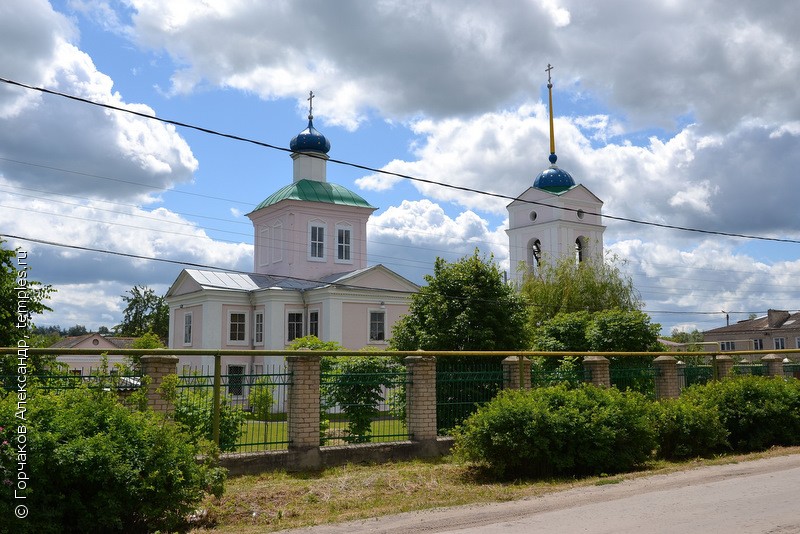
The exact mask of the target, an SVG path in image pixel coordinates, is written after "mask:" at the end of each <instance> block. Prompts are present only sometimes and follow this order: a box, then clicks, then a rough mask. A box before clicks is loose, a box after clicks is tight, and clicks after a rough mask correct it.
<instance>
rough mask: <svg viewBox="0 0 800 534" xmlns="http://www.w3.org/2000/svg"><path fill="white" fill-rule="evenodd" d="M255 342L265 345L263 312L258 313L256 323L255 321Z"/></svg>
mask: <svg viewBox="0 0 800 534" xmlns="http://www.w3.org/2000/svg"><path fill="white" fill-rule="evenodd" d="M255 331H256V335H255V340H254V341H255V342H256V343H259V344H261V343H264V314H263V313H261V312H258V313H256V321H255Z"/></svg>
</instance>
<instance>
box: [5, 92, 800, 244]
mask: <svg viewBox="0 0 800 534" xmlns="http://www.w3.org/2000/svg"><path fill="white" fill-rule="evenodd" d="M0 82H3V83H6V84H9V85H14V86H17V87H21V88H24V89H29V90H32V91H39V92H41V93H45V94H49V95H53V96H59V97H62V98H67V99H70V100H74V101H77V102H82V103H84V104H89V105H92V106H97V107H101V108H105V109H111V110H114V111H121V112H123V113H129V114H131V115H136V116H138V117H142V118H144V119H148V120H156V121H159V122H163V123H165V124H171V125H173V126H179V127H182V128H187V129H191V130H196V131H199V132H203V133H206V134H209V135H215V136H219V137H223V138H226V139H231V140H234V141H241V142H244V143H250V144H253V145H256V146H260V147H263V148H269V149H272V150H279V151H281V152H287V153H293V151H292V150H291V149H289V148H285V147H281V146H277V145H273V144H270V143H265V142H263V141H257V140H255V139H250V138H247V137H242V136H239V135H235V134H229V133H225V132H220V131H218V130H213V129H210V128H204V127H202V126H196V125H193V124H189V123H185V122H180V121H176V120H172V119H166V118H163V117H159V116H158V115H155V114H147V113H142V112H140V111H134V110H131V109H127V108H124V107H120V106H114V105H112V104H104V103H101V102H96V101H94V100H90V99H88V98H82V97H79V96H75V95H70V94H68V93H63V92H60V91H54V90H52V89H46V88H44V87H36V86H33V85H29V84H25V83H22V82H17V81H14V80H10V79H8V78H3V77H0ZM306 155H307V156H311V157H318V156H315V155H314V154H308V153H307V154H306ZM327 161H329V162H331V163H336V164H339V165H344V166H348V167H353V168H355V169H360V170H364V171H369V172H373V173H379V174H385V175H388V176H394V177H397V178H402V179H405V180H410V181H414V182H419V183H424V184H428V185H435V186H439V187H446V188H449V189H455V190H457V191H463V192H465V193H474V194H478V195H484V196H490V197H494V198H499V199H503V200H510V201H519V202H524V203H526V204H533V205H537V206H544V207H550V208H557V209H561V210H564V211H572V212H577V211H579V210H577V209H574V208H567V207H563V206H553V205H550V204H547V203H546V202H539V201H533V200H524V199H521V198H518V197H513V196H509V195H504V194H501V193H494V192H490V191H483V190H480V189H475V188H472V187H466V186H460V185H454V184H448V183H444V182H438V181H436V180H429V179H426V178H419V177H416V176H411V175H409V174H403V173H398V172H393V171H387V170H384V169H376V168H374V167H369V166H367V165H361V164H358V163H353V162H349V161H344V160H339V159H334V158H328V159H327ZM585 213H587V214H589V215H595V216H599V217H605V218H607V219H611V220H615V221H620V222H628V223H632V224H641V225H645V226H653V227H657V228H665V229H669V230H681V231H684V232H694V233H701V234H708V235H718V236H723V237H736V238H741V239H752V240H759V241H772V242H778V243H794V244H800V240H797V239H788V238H778V237H767V236H757V235H750V234H740V233H735V232H723V231H718V230H706V229H702V228H692V227H688V226H678V225H673V224H666V223H657V222H653V221H643V220H639V219H633V218H631V217H620V216H615V215H608V214H602V213H589V212H585Z"/></svg>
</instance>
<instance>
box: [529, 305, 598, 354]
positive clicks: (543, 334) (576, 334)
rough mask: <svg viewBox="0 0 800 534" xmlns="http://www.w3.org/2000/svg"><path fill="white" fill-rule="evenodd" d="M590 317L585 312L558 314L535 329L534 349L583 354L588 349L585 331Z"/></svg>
mask: <svg viewBox="0 0 800 534" xmlns="http://www.w3.org/2000/svg"><path fill="white" fill-rule="evenodd" d="M591 320H592V316H591V314H590V313H589V312H587V311H579V312H572V313H559V314H557V315H556V316H555V317H552V318H551V319H548V320H547V321H545V322H544V323H542V325H541V326H540V327H539V328H537V329H536V333H535V335H534V349H535V350H547V351H554V352H561V351H571V350H574V351H575V352H585V351H588V350H591V349H590V348H589V340H588V339H586V330H587V329H588V327H589V323H590V322H591Z"/></svg>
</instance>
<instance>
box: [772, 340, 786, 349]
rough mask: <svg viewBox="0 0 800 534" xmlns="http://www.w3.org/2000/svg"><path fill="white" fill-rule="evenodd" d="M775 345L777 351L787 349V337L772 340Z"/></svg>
mask: <svg viewBox="0 0 800 534" xmlns="http://www.w3.org/2000/svg"><path fill="white" fill-rule="evenodd" d="M772 342H773V343H774V344H775V350H783V349H785V348H786V338H785V337H776V338H775V339H773V340H772Z"/></svg>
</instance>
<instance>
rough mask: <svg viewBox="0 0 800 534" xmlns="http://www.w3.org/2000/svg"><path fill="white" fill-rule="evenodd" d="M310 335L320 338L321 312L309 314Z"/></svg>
mask: <svg viewBox="0 0 800 534" xmlns="http://www.w3.org/2000/svg"><path fill="white" fill-rule="evenodd" d="M308 335H309V336H315V337H319V312H318V311H312V312H309V314H308Z"/></svg>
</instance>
